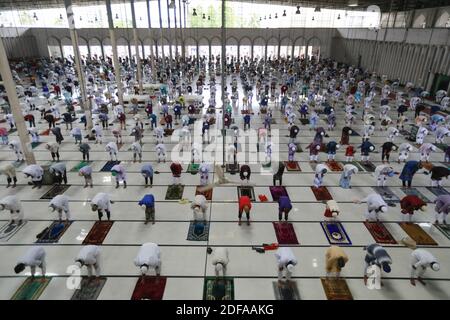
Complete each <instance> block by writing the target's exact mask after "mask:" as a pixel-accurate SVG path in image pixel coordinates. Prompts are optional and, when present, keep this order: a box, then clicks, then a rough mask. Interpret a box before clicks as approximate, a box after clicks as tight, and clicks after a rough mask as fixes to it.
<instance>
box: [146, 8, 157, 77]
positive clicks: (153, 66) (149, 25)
mask: <svg viewBox="0 0 450 320" xmlns="http://www.w3.org/2000/svg"><path fill="white" fill-rule="evenodd" d="M147 19H148V31H149V35H150V39H151V40H153V38H152V23H151V20H150V0H147ZM155 49H157V47H156V42H155ZM156 55H157V54H156ZM150 62H151V68H152V79H153V80H155V75H156V69H155V53H154V52H153V43H150Z"/></svg>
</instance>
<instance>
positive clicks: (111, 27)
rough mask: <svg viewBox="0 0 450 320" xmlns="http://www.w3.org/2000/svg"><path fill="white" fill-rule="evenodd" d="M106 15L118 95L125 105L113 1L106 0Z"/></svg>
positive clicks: (121, 102) (120, 102)
mask: <svg viewBox="0 0 450 320" xmlns="http://www.w3.org/2000/svg"><path fill="white" fill-rule="evenodd" d="M106 13H107V15H108V27H109V37H110V39H111V47H112V52H113V66H114V73H115V75H116V84H117V94H118V96H119V104H121V105H123V83H122V76H121V75H120V65H119V57H118V55H117V43H116V32H115V30H114V23H113V18H112V11H111V0H106Z"/></svg>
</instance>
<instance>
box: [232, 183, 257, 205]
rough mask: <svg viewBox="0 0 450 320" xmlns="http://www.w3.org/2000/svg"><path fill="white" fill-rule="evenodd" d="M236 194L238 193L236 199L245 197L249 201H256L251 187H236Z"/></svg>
mask: <svg viewBox="0 0 450 320" xmlns="http://www.w3.org/2000/svg"><path fill="white" fill-rule="evenodd" d="M237 192H238V198H239V197H242V196H247V197H249V198H250V200H252V201H256V198H255V191H254V190H253V187H250V186H240V187H237Z"/></svg>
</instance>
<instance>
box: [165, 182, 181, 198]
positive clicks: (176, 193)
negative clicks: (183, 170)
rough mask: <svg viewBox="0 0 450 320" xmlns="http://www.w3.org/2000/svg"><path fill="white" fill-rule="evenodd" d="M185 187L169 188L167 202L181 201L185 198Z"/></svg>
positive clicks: (179, 185) (176, 185) (171, 186)
mask: <svg viewBox="0 0 450 320" xmlns="http://www.w3.org/2000/svg"><path fill="white" fill-rule="evenodd" d="M183 191H184V185H182V184H172V185H170V186H167V192H166V200H181V199H182V198H183Z"/></svg>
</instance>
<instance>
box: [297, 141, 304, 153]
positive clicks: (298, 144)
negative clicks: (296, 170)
mask: <svg viewBox="0 0 450 320" xmlns="http://www.w3.org/2000/svg"><path fill="white" fill-rule="evenodd" d="M296 147H297V150H296V151H295V152H296V153H300V152H303V148H302V146H301V145H300V143H297V144H296Z"/></svg>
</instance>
